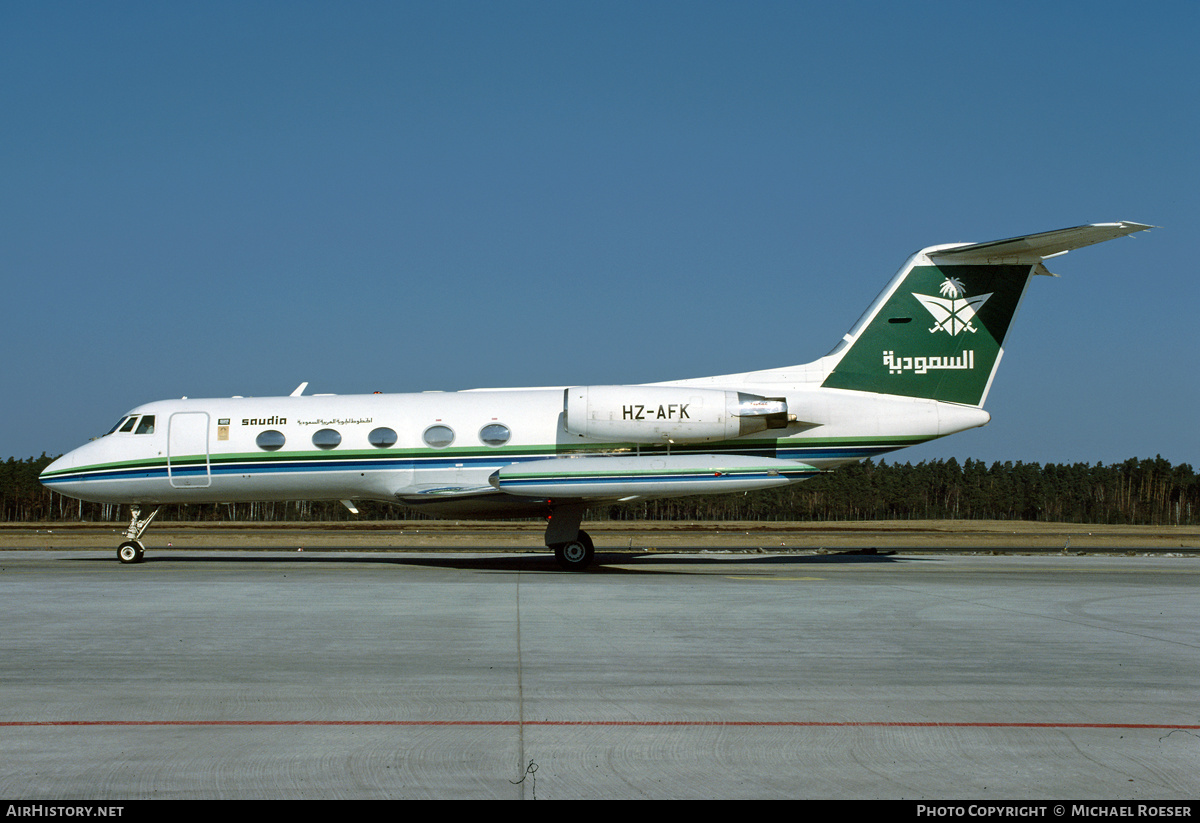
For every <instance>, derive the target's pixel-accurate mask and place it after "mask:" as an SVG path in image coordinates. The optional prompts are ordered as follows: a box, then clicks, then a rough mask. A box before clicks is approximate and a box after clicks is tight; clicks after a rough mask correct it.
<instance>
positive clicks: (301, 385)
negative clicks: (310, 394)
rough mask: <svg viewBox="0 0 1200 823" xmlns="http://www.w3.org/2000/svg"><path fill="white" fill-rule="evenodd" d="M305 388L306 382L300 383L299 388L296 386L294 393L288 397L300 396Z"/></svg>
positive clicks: (306, 386)
mask: <svg viewBox="0 0 1200 823" xmlns="http://www.w3.org/2000/svg"><path fill="white" fill-rule="evenodd" d="M307 388H308V382H307V381H305V382H304V383H301V384H300V385H299V386H297V387H296V390H295V391H294V392H292V393H291V394H290V395H289V397H299V396H300V395H302V394H304V390H305V389H307Z"/></svg>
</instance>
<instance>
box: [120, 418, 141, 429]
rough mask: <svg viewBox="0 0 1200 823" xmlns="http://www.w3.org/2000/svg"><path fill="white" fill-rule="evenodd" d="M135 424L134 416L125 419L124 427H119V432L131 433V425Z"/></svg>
mask: <svg viewBox="0 0 1200 823" xmlns="http://www.w3.org/2000/svg"><path fill="white" fill-rule="evenodd" d="M136 422H137V415H134V416H133V417H130V418H127V419H126V420H125V425H123V426H121V431H123V432H131V431H133V424H134V423H136Z"/></svg>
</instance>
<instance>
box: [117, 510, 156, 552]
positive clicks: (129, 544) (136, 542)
mask: <svg viewBox="0 0 1200 823" xmlns="http://www.w3.org/2000/svg"><path fill="white" fill-rule="evenodd" d="M129 508H130V520H129V528H127V529H126V530H125V542H124V543H122V544H121V545H120V546H118V547H117V559H118V560H120V561H121V562H122V563H141V562H142V559H143V558H144V557H145V554H146V547H145V546H144V545H142V540H141V537H142V533H143V532H144V531H146V528H147V527H148V526H149V525H150V521H152V520H153V519H154V518H155V516H156V515H157V514H158V511H159V510H158V509H155V510H154V511H152V512H150V516H149V517H146V518H143V517H142V509H141V507H140V506H130V507H129Z"/></svg>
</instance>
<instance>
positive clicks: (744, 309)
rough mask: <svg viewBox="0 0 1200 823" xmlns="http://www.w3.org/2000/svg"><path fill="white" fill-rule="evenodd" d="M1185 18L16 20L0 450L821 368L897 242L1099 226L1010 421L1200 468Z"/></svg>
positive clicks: (1169, 5)
mask: <svg viewBox="0 0 1200 823" xmlns="http://www.w3.org/2000/svg"><path fill="white" fill-rule="evenodd" d="M1198 34H1200V4H1197V3H1194V2H1162V3H1152V4H1144V5H1142V6H1138V7H1134V6H1130V5H1129V4H1126V3H1113V2H1094V3H1088V4H1077V3H1024V2H1005V3H912V4H909V3H855V2H848V3H838V4H828V3H806V2H789V3H764V2H759V3H754V2H750V3H704V2H679V3H676V2H640V3H623V2H570V3H562V2H512V1H511V0H506V2H427V3H403V2H389V3H354V2H348V3H347V2H343V3H336V4H335V3H331V2H330V3H304V2H237V3H232V2H231V3H224V2H205V3H195V4H177V3H150V2H146V3H121V2H113V3H103V4H97V3H85V2H9V3H5V4H3V5H2V6H0V111H2V112H3V115H2V117H0V141H2V145H3V151H2V152H0V181H3V185H2V186H0V277H3V281H4V283H5V289H4V294H5V296H6V300H5V312H4V315H5V320H6V322H5V323H4V325H3V330H2V331H0V335H2V337H0V340H2V341H3V344H4V351H5V355H6V356H5V357H4V358H3V363H4V365H3V367H2V368H3V377H4V385H5V386H6V388H7V400H6V402H5V403H4V406H3V411H2V412H0V414H2V415H3V417H2V419H0V422H2V423H3V426H2V427H0V431H3V432H4V437H3V439H2V440H0V458H3V457H6V456H8V455H15V456H17V457H26V456H30V455H37V454H40V453H41V452H43V451H45V452H47V453H49V454H57V453H60V452H63V451H66V450H68V449H70V448H73V447H74V446H76V445H78V444H80V443H81V442H83V441H85V440H87V439H88V438H89V437H92V436H95V435H97V434H101V433H103V432H104V431H106V430H107V429H108V427H109V426H110V425H111V424H112V423H113V422H114V421H115V420H116V419H117V418H118V417H119V416H120V415H121V414H122V412H124V411H125V410H126V409H128V408H131V407H133V406H135V405H137V404H140V403H143V402H147V401H150V400H158V399H164V398H169V397H175V396H182V395H188V396H191V397H201V396H229V395H235V394H240V395H271V394H287V393H289V392H290V391H291V390H292V389H294V388H295V387H296V385H297V384H299V383H300V382H302V381H309V382H310V386H309V391H310V392H335V393H356V392H370V391H374V390H382V391H420V390H426V389H442V390H451V389H460V388H473V387H479V386H522V385H579V384H604V383H621V382H630V383H632V382H648V381H659V380H668V379H674V378H683V377H697V376H702V375H706V374H720V373H726V372H733V371H743V370H747V369H756V368H767V367H773V366H782V365H788V364H793V363H800V362H807V361H809V360H812V359H815V358H817V357H819V356H821V355H823V354H825V353H826V352H827V351H828V350H829V349H830V348H831V347H832V346H833V344H834V343H835V342H836V341H837V340H838V338H839V337H840V336H841V335H842V334H843V333H844V332H845V331H846V330H847V329H848V328H849V327H850V326H851V324H852V323H853V322H854V320H855V319H856V318H857V317H858V315H859V314H860V313H861V312H862V310H863V309H864V308H866V306H867V305H868V303H869V302H870V301H871V299H872V298H873V297H874V296H875V294H876V293H877V292H878V291H879V290H880V289H881V288H882V287H883V285H884V284H885V283H886V282H887V280H888V279H889V278H890V277H891V275H892V274H893V273H894V272H895V270H896V269H897V268H898V267H899V265H900V264H901V263H902V262H903V261H904V260H905V258H906V257H907V256H908V254H910V253H911V252H913V251H915V250H916V249H918V248H920V247H922V246H925V245H930V244H934V243H943V242H962V241H986V240H994V239H999V238H1002V237H1010V236H1014V235H1019V234H1025V233H1031V232H1038V231H1046V230H1050V229H1056V228H1063V227H1066V226H1074V225H1079V224H1082V223H1090V222H1108V221H1114V220H1133V221H1137V222H1143V223H1151V224H1154V225H1156V226H1161V227H1162V228H1161V229H1159V230H1156V231H1153V232H1150V233H1143V234H1141V235H1138V236H1136V237H1134V238H1127V239H1122V240H1117V241H1113V242H1110V243H1106V244H1103V245H1100V246H1095V247H1091V248H1088V249H1082V250H1078V251H1075V252H1072V253H1071V254H1069V255H1067V256H1066V257H1063V258H1058V259H1057V260H1054V261H1051V262H1052V264H1053V265H1051V270H1052V271H1055V272H1057V273H1059V274H1061V275H1062V277H1061V279H1050V278H1038V279H1037V281H1035V282H1034V283H1033V284H1032V287H1031V290H1030V293H1029V294H1028V295H1027V297H1026V300H1025V303H1024V306H1023V308H1022V312H1021V314H1020V315H1018V317H1017V320H1016V323H1015V325H1014V328H1013V330H1012V333H1011V336H1010V340H1009V345H1008V347H1007V353H1006V355H1005V360H1004V363H1003V364H1002V366H1001V368H1000V372H999V374H998V376H997V378H996V381H995V383H994V385H993V389H992V393H991V396H990V398H989V402H988V406H987V407H988V409H989V411H991V413H992V416H993V421H992V423H991V424H990V425H989V426H987V427H986V428H984V429H980V430H975V431H972V432H968V433H964V434H960V435H957V436H955V437H952V438H949V439H945V440H941V441H937V442H935V443H932V444H927V445H925V446H922V447H919V448H916V449H910V450H908V451H905V452H900V453H898V454H896V455H894V456H893V457H899V458H900V459H901V460H905V459H908V460H912V461H914V462H916V461H918V460H924V459H934V458H939V457H942V458H944V457H950V456H954V457H957V458H958V459H960V460H961V459H964V458H967V457H974V458H978V459H983V460H986V461H989V462H991V461H994V460H1001V461H1003V460H1014V461H1015V460H1024V461H1036V462H1088V463H1094V462H1096V461H1101V462H1106V463H1107V462H1114V461H1120V460H1124V459H1125V458H1128V457H1134V456H1137V457H1153V456H1154V455H1155V454H1161V455H1162V456H1163V457H1165V458H1167V459H1168V460H1171V461H1172V462H1175V463H1180V462H1188V463H1192V464H1193V465H1197V464H1200V448H1198V447H1200V435H1198V434H1197V426H1196V409H1197V408H1200V389H1198V388H1197V379H1196V377H1197V367H1196V348H1197V346H1196V337H1197V332H1196V325H1197V324H1196V308H1197V302H1198V301H1197V298H1198V297H1200V287H1198V286H1197V279H1196V277H1195V251H1196V236H1197V235H1196V227H1197V225H1200V196H1198V193H1197V192H1198V191H1200V186H1198V183H1200V159H1198V158H1200V151H1198V150H1197V143H1196V141H1197V136H1198V135H1200V106H1198V105H1197V103H1198V94H1197V88H1198V80H1200V57H1198V56H1197V54H1198V53H1197V50H1196V48H1195V40H1196V37H1197V35H1198Z"/></svg>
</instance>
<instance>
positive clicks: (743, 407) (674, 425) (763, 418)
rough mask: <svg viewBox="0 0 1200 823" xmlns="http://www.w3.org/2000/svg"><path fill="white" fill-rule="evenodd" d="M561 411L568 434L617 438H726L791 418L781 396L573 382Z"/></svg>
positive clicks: (641, 440) (666, 440)
mask: <svg viewBox="0 0 1200 823" xmlns="http://www.w3.org/2000/svg"><path fill="white" fill-rule="evenodd" d="M564 411H565V414H564V415H563V426H564V428H566V430H567V431H568V432H569V433H570V434H574V435H576V436H578V437H584V438H587V439H589V440H607V441H615V442H619V443H659V444H661V443H702V442H705V441H710V440H732V439H733V438H735V437H743V436H745V435H747V434H754V433H755V432H760V431H764V430H766V429H782V428H785V427H786V426H787V425H788V423H789V422H790V421H792V420H795V416H794V415H789V414H788V410H787V401H786V400H783V399H781V398H773V397H759V396H758V395H755V394H746V393H745V392H737V391H722V390H720V389H696V388H690V387H688V386H577V387H575V388H571V389H567V390H566V392H565V399H564Z"/></svg>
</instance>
